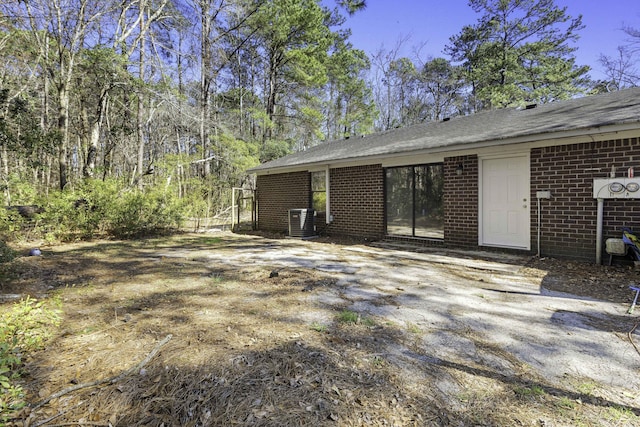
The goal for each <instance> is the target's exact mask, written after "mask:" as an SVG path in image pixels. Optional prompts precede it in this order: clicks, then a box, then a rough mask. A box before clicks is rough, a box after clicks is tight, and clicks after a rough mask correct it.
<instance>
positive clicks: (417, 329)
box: [407, 322, 422, 335]
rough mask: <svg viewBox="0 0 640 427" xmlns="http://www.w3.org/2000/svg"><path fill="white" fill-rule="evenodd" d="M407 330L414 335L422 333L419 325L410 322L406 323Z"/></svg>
mask: <svg viewBox="0 0 640 427" xmlns="http://www.w3.org/2000/svg"><path fill="white" fill-rule="evenodd" d="M407 331H409V332H410V333H412V334H416V335H417V334H420V333H422V329H420V327H419V326H418V325H416V324H415V323H411V322H408V323H407Z"/></svg>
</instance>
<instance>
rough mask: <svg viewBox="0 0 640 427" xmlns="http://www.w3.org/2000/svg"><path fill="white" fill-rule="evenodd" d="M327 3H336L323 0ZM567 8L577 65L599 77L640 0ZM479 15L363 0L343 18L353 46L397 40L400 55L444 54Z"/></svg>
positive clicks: (443, 2)
mask: <svg viewBox="0 0 640 427" xmlns="http://www.w3.org/2000/svg"><path fill="white" fill-rule="evenodd" d="M323 3H325V4H327V5H331V3H333V5H335V2H331V1H327V0H324V1H323ZM555 3H556V5H557V6H559V7H565V6H566V7H567V14H568V15H570V16H572V17H577V16H578V15H582V23H583V24H584V25H585V28H584V29H583V30H581V31H580V32H579V34H580V39H579V40H578V41H577V43H576V44H575V46H576V47H578V50H577V51H576V52H575V55H576V59H577V61H576V63H577V65H589V66H591V68H592V71H591V72H590V75H591V77H592V78H594V79H600V78H604V74H603V72H602V67H601V66H600V64H599V63H598V58H599V57H600V54H605V55H610V56H615V55H616V53H617V50H616V49H617V47H618V46H619V45H622V44H625V40H626V39H627V38H628V36H627V35H626V34H625V33H624V32H623V31H622V30H621V28H622V27H623V26H631V27H635V28H638V29H640V1H639V0H556V2H555ZM478 18H479V15H477V14H476V13H475V12H474V11H473V9H471V7H470V6H469V5H468V1H467V0H435V1H433V0H367V8H366V9H365V10H364V11H360V12H358V13H356V14H355V15H354V16H351V17H348V18H347V22H346V24H345V27H349V28H351V30H352V36H351V38H350V41H351V42H352V43H353V46H354V47H355V48H356V49H361V50H364V51H365V52H366V53H367V54H369V56H370V57H371V55H372V54H373V53H374V52H376V51H378V50H379V49H380V47H381V46H384V48H385V49H386V50H392V49H394V48H395V47H396V46H397V44H398V42H399V41H400V40H402V39H404V38H407V37H408V38H409V39H408V40H407V41H406V42H404V43H403V44H402V46H403V56H407V57H412V51H413V50H415V49H414V48H415V47H418V46H421V45H424V46H423V47H422V50H421V58H423V59H427V58H428V57H429V56H431V57H438V56H442V57H446V55H444V53H443V50H444V47H445V46H446V45H447V44H448V43H449V37H451V36H453V35H455V34H458V33H459V32H460V30H461V29H462V27H463V26H464V25H471V24H475V23H477V21H478Z"/></svg>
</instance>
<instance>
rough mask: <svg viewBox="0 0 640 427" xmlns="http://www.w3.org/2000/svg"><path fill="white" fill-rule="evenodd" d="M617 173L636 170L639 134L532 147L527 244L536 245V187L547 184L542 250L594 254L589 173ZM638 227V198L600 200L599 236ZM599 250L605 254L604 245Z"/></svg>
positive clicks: (639, 161) (592, 257) (594, 214)
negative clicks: (600, 225)
mask: <svg viewBox="0 0 640 427" xmlns="http://www.w3.org/2000/svg"><path fill="white" fill-rule="evenodd" d="M612 165H614V166H615V167H616V171H617V176H618V177H621V176H624V174H625V173H626V170H627V168H628V167H630V166H633V167H635V168H636V169H638V171H639V172H640V141H639V140H638V138H632V139H623V140H614V141H605V142H590V143H584V144H572V145H562V146H557V147H545V148H537V149H533V150H532V151H531V200H533V201H534V202H533V203H531V247H532V249H536V250H537V245H538V242H537V227H538V216H537V205H536V203H537V202H536V201H535V200H536V191H538V190H550V191H551V199H550V200H542V201H541V210H542V215H541V221H540V233H541V238H540V249H541V250H540V252H541V254H542V255H546V256H555V257H570V258H579V259H584V260H590V261H594V260H595V245H596V225H597V224H596V222H597V221H596V218H597V201H596V200H595V199H594V198H593V179H594V178H606V177H608V176H609V172H610V170H611V166H612ZM622 227H629V228H632V229H635V230H639V231H640V200H629V199H628V200H610V199H607V200H605V201H604V217H603V242H604V241H605V240H606V239H607V238H608V237H617V238H620V236H621V231H620V230H621V228H622ZM602 253H603V256H605V255H606V253H605V252H604V249H603V252H602Z"/></svg>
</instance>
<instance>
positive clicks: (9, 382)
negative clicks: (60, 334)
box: [0, 297, 60, 423]
mask: <svg viewBox="0 0 640 427" xmlns="http://www.w3.org/2000/svg"><path fill="white" fill-rule="evenodd" d="M51 305H53V306H54V307H55V306H56V305H58V302H57V301H55V300H50V301H48V302H38V301H36V300H34V299H31V298H28V297H27V298H26V299H24V300H22V301H20V302H18V303H16V304H14V305H13V307H12V308H11V310H10V311H8V312H6V313H3V314H2V315H1V316H0V423H2V422H4V421H6V420H7V419H9V418H11V416H12V414H13V413H15V411H18V410H20V409H22V408H23V407H24V406H25V404H26V403H25V401H24V397H25V396H24V392H23V390H22V387H21V386H20V385H18V384H17V383H16V380H17V379H19V378H20V368H21V366H22V357H23V355H24V354H25V353H26V352H30V351H35V350H39V349H41V348H43V347H44V345H45V343H46V342H47V341H48V340H49V339H50V338H51V328H52V327H57V326H58V325H59V324H60V313H59V311H58V310H57V309H56V308H52V307H51Z"/></svg>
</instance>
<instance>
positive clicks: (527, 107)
mask: <svg viewBox="0 0 640 427" xmlns="http://www.w3.org/2000/svg"><path fill="white" fill-rule="evenodd" d="M537 106H538V104H528V105H527V106H526V107H524V109H525V110H533V109H534V108H536V107H537Z"/></svg>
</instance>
